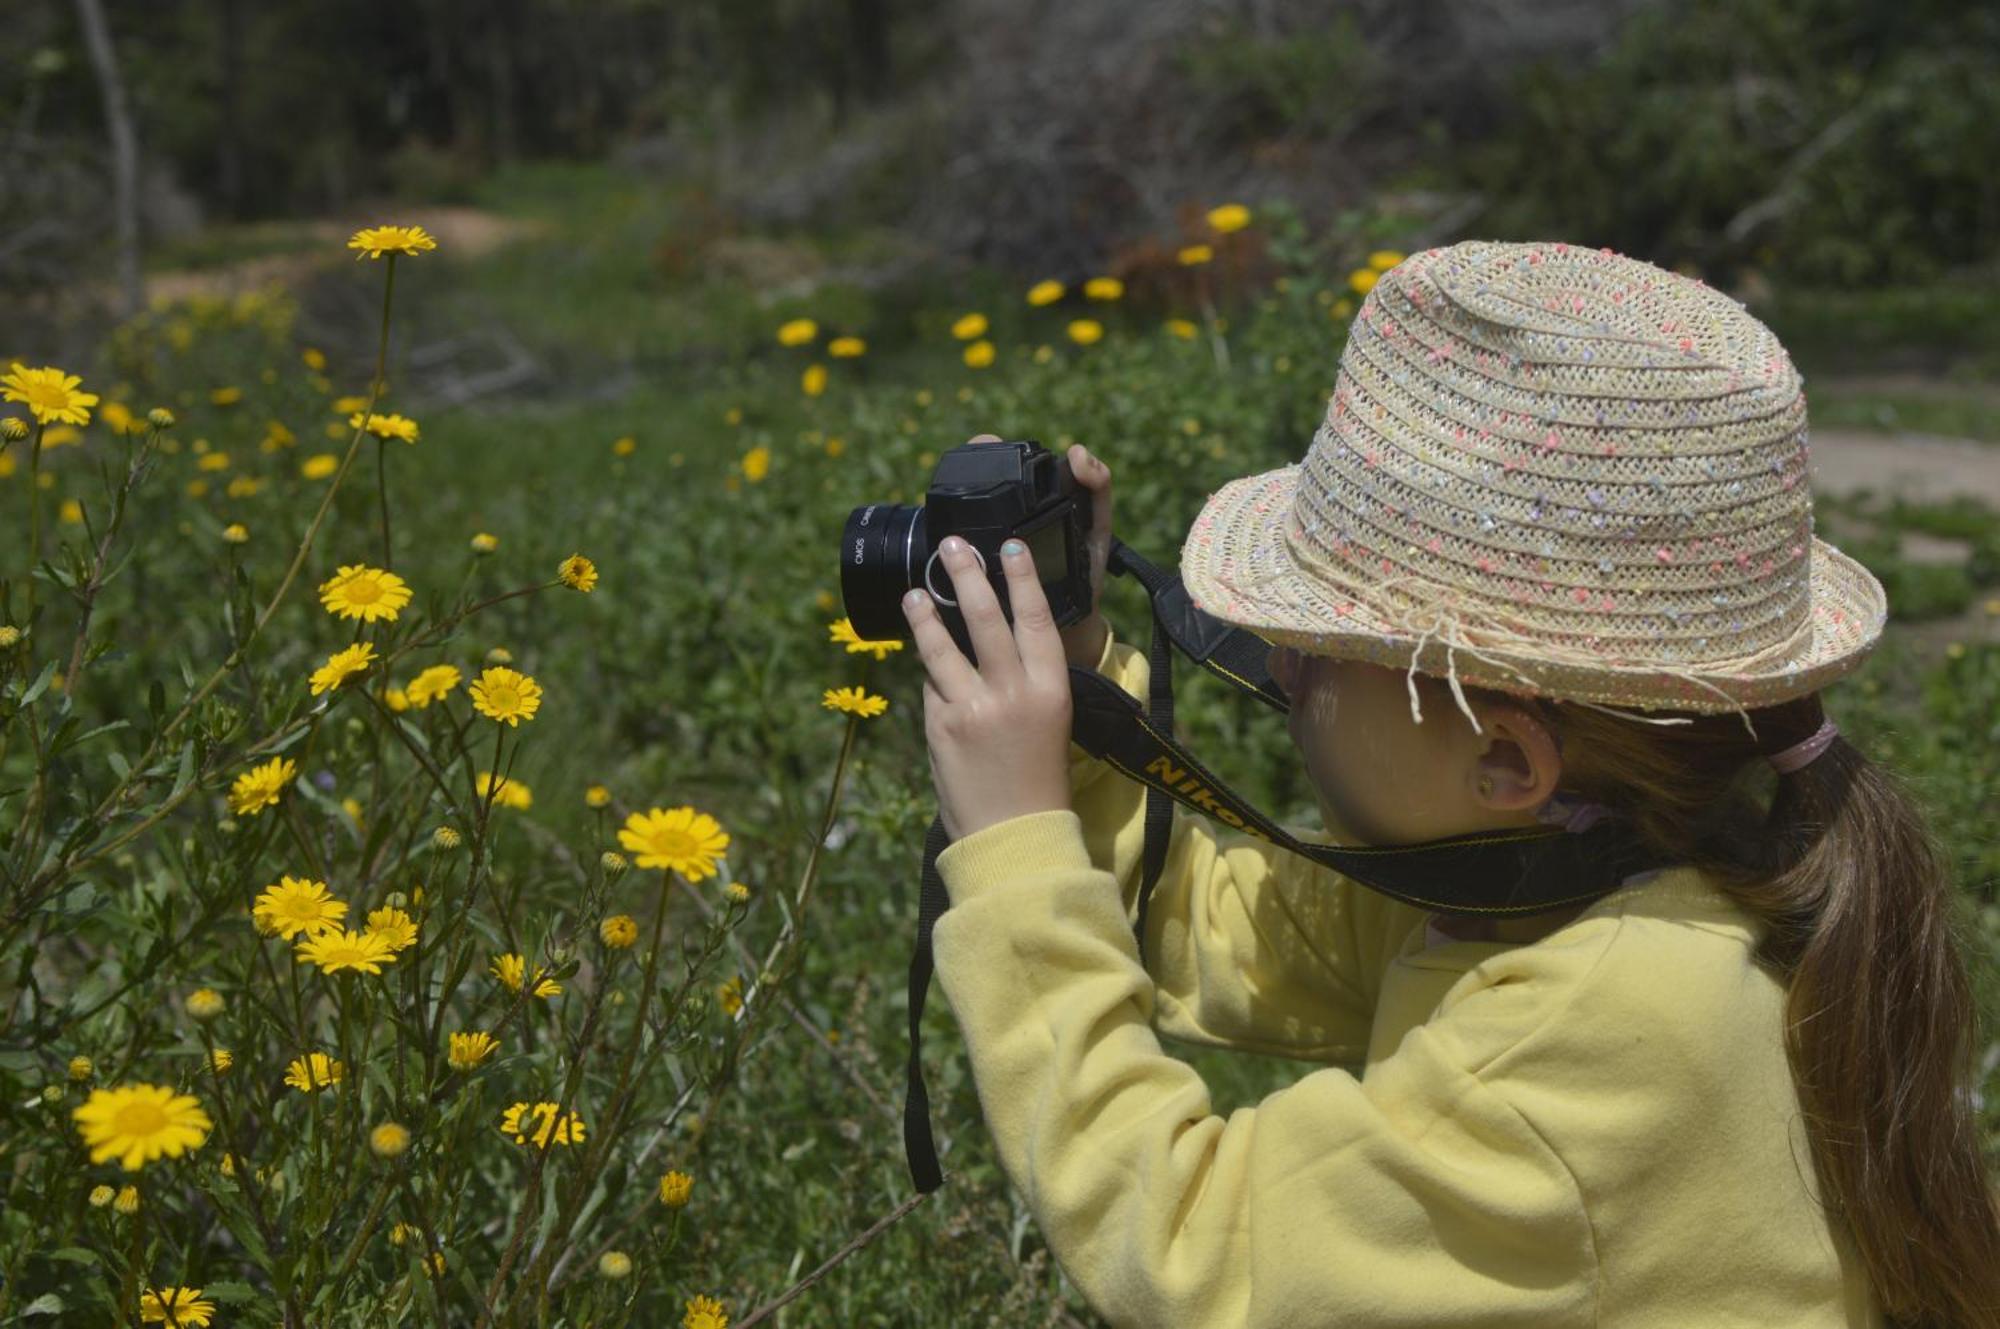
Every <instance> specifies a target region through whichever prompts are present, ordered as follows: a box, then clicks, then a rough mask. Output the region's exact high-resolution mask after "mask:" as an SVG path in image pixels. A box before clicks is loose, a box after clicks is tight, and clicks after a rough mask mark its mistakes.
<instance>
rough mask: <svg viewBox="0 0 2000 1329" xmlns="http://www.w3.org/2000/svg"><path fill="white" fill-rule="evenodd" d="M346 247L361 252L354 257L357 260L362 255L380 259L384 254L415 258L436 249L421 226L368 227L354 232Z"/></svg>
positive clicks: (435, 242)
mask: <svg viewBox="0 0 2000 1329" xmlns="http://www.w3.org/2000/svg"><path fill="white" fill-rule="evenodd" d="M347 247H348V248H349V249H358V250H360V251H361V253H358V254H356V255H355V256H354V257H355V258H357V259H359V258H361V257H363V256H364V255H365V256H366V257H368V258H380V257H382V255H383V254H385V253H387V254H391V255H394V254H408V255H409V256H410V257H411V258H415V257H416V256H417V255H419V254H421V253H423V252H425V251H426V250H431V249H436V248H437V241H436V240H433V239H432V238H431V237H430V236H429V235H427V234H425V233H424V228H423V227H421V226H369V227H365V228H363V229H362V230H359V231H356V232H355V233H354V237H353V239H351V240H349V241H348V242H347Z"/></svg>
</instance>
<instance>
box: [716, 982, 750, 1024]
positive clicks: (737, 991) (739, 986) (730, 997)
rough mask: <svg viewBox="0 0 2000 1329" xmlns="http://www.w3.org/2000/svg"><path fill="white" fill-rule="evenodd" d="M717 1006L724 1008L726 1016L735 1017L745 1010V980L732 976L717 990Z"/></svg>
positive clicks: (723, 1011)
mask: <svg viewBox="0 0 2000 1329" xmlns="http://www.w3.org/2000/svg"><path fill="white" fill-rule="evenodd" d="M715 1001H716V1004H717V1005H719V1006H721V1007H722V1013H723V1014H724V1015H730V1016H733V1015H735V1014H736V1012H738V1011H740V1010H742V1009H743V979H742V978H741V976H739V975H736V974H731V975H730V976H729V981H728V982H727V983H724V984H723V985H722V986H720V987H718V988H717V989H716V990H715Z"/></svg>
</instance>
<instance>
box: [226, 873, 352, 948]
mask: <svg viewBox="0 0 2000 1329" xmlns="http://www.w3.org/2000/svg"><path fill="white" fill-rule="evenodd" d="M346 916H347V904H346V902H345V901H342V900H336V899H334V898H333V896H332V895H331V894H330V893H329V892H328V891H327V889H326V883H325V882H323V881H312V880H309V879H307V878H303V877H291V876H287V877H281V878H280V879H279V881H278V884H277V885H275V886H266V887H265V888H264V891H263V894H261V895H259V896H258V897H257V903H256V906H255V907H254V908H252V909H251V911H250V917H251V918H252V919H253V920H254V921H255V922H256V924H257V930H258V931H259V932H262V933H263V934H264V935H265V936H267V937H282V938H284V939H285V940H286V941H290V940H291V939H292V938H293V937H296V936H297V935H298V934H299V933H301V932H303V933H305V934H306V935H307V936H318V935H319V934H320V933H322V932H325V931H326V930H327V929H329V928H334V927H338V926H339V925H340V920H341V919H343V918H345V917H346Z"/></svg>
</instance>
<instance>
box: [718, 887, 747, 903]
mask: <svg viewBox="0 0 2000 1329" xmlns="http://www.w3.org/2000/svg"><path fill="white" fill-rule="evenodd" d="M722 893H723V894H724V895H726V896H728V897H729V898H730V899H732V900H734V901H736V903H738V904H742V903H743V902H744V901H746V900H748V899H749V898H750V888H749V887H748V886H745V885H744V884H743V883H742V882H740V881H732V882H730V883H729V884H728V885H727V886H724V887H723V888H722Z"/></svg>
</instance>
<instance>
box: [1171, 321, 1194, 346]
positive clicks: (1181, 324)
mask: <svg viewBox="0 0 2000 1329" xmlns="http://www.w3.org/2000/svg"><path fill="white" fill-rule="evenodd" d="M1167 331H1168V332H1171V333H1173V334H1174V336H1176V337H1179V338H1180V339H1181V340H1182V341H1193V340H1194V337H1195V334H1196V333H1198V332H1200V331H1201V329H1200V328H1197V327H1196V326H1195V325H1194V324H1193V323H1191V322H1189V321H1188V320H1187V319H1184V318H1170V319H1168V320H1167Z"/></svg>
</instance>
